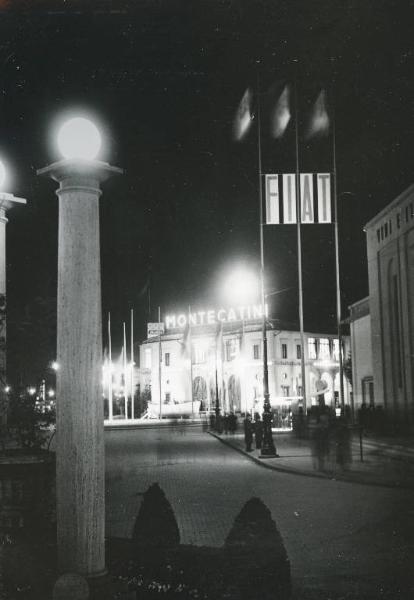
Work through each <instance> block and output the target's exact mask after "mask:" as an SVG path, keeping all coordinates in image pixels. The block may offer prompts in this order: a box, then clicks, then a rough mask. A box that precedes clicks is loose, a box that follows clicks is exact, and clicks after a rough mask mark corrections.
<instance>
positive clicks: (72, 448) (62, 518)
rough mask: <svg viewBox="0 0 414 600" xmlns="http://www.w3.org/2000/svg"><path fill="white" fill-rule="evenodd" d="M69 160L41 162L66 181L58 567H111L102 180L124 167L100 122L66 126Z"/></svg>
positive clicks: (95, 570)
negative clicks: (113, 160) (110, 156)
mask: <svg viewBox="0 0 414 600" xmlns="http://www.w3.org/2000/svg"><path fill="white" fill-rule="evenodd" d="M58 145H59V149H60V152H61V154H62V155H63V157H64V158H63V160H60V161H59V162H56V163H53V164H51V165H49V166H47V167H45V168H43V169H40V170H38V172H37V173H38V175H41V176H46V177H50V178H51V179H53V180H54V181H57V182H58V183H59V189H58V190H57V192H56V194H57V196H58V197H59V235H58V294H57V295H58V301H57V362H58V365H59V369H58V370H57V378H56V379H57V382H56V383H57V407H56V431H57V434H56V436H57V437H56V501H57V506H56V511H57V541H58V567H59V570H60V571H61V572H66V573H67V572H71V573H73V572H74V573H78V574H81V575H84V576H87V577H95V576H99V575H102V574H104V573H105V546H104V540H105V538H104V526H105V496H104V474H105V473H104V425H103V423H104V415H103V402H102V394H101V375H102V315H101V269H100V242H99V197H100V196H101V193H102V192H101V183H102V182H104V181H105V180H107V179H108V178H109V177H111V176H112V175H118V174H121V173H122V170H121V169H119V168H116V167H112V166H110V165H109V164H108V163H106V162H102V161H99V160H96V157H97V155H98V153H99V149H100V146H101V138H100V134H99V131H98V129H97V128H96V126H95V125H94V124H93V123H92V122H91V121H89V120H88V119H84V118H73V119H70V120H68V121H67V122H66V123H64V125H63V126H62V127H61V129H60V131H59V134H58Z"/></svg>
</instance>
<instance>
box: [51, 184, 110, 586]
mask: <svg viewBox="0 0 414 600" xmlns="http://www.w3.org/2000/svg"><path fill="white" fill-rule="evenodd" d="M79 184H80V185H79ZM82 184H83V185H82ZM88 184H90V182H89V181H88V180H87V179H86V177H85V180H84V181H83V182H78V187H77V188H76V189H72V186H71V181H70V180H66V181H64V182H62V183H61V189H60V190H59V191H58V194H59V258H58V302H57V323H58V325H57V361H58V363H59V365H60V369H59V371H58V374H57V422H56V427H57V436H58V442H57V443H58V445H57V456H56V461H57V462H56V473H57V481H56V483H57V488H56V489H57V526H58V546H59V566H60V567H61V568H62V570H64V571H66V572H72V571H73V572H77V573H82V574H93V573H97V572H100V571H103V570H104V568H105V556H104V535H105V532H104V514H105V503H104V447H103V443H104V440H103V405H102V392H101V379H102V317H101V273H100V252H99V196H100V191H99V188H98V186H97V185H95V184H93V185H92V186H90V185H88Z"/></svg>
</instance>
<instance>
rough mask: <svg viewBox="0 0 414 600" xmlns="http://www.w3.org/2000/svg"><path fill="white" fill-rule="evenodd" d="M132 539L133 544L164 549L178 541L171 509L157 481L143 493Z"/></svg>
mask: <svg viewBox="0 0 414 600" xmlns="http://www.w3.org/2000/svg"><path fill="white" fill-rule="evenodd" d="M132 539H133V541H134V542H135V545H137V546H140V547H145V548H148V549H166V548H171V547H174V546H178V544H179V543H180V532H179V530H178V525H177V521H176V519H175V515H174V512H173V509H172V508H171V504H170V503H169V502H168V500H167V498H166V497H165V494H164V492H163V491H162V489H161V488H160V486H159V485H158V483H153V484H152V485H151V486H150V487H149V488H148V490H147V491H146V492H145V493H144V498H143V501H142V504H141V507H140V509H139V513H138V516H137V518H136V520H135V525H134V531H133V534H132Z"/></svg>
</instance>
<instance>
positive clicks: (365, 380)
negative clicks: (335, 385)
mask: <svg viewBox="0 0 414 600" xmlns="http://www.w3.org/2000/svg"><path fill="white" fill-rule="evenodd" d="M349 310H350V329H351V357H352V392H353V405H354V410H358V409H359V408H360V407H361V404H362V403H363V402H365V404H366V405H367V406H375V403H376V398H375V391H374V377H373V368H372V347H371V316H370V314H369V298H364V299H363V300H360V301H359V302H355V304H352V305H351V306H350V307H349Z"/></svg>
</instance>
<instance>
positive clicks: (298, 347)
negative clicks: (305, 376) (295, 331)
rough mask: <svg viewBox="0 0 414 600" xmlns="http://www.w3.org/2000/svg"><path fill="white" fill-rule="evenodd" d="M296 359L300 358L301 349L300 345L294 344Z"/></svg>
mask: <svg viewBox="0 0 414 600" xmlns="http://www.w3.org/2000/svg"><path fill="white" fill-rule="evenodd" d="M296 358H297V359H298V360H300V359H301V358H302V347H301V345H300V344H296Z"/></svg>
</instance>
